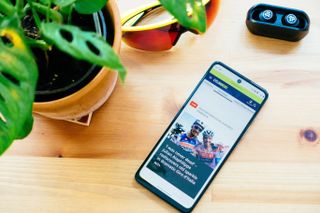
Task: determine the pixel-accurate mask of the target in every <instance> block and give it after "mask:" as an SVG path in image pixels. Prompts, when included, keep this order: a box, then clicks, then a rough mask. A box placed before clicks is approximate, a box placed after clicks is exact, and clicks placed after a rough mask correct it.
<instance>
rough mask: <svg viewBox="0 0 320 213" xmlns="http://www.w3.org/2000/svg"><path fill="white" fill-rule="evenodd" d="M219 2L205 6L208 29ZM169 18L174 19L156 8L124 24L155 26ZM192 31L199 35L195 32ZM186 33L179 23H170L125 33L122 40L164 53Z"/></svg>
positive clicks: (141, 47)
mask: <svg viewBox="0 0 320 213" xmlns="http://www.w3.org/2000/svg"><path fill="white" fill-rule="evenodd" d="M219 2H220V0H211V1H209V2H208V3H207V4H206V5H205V7H206V14H207V27H210V26H211V24H212V22H213V20H214V19H215V17H216V15H217V11H218V6H219ZM154 17H157V18H154ZM168 18H171V19H172V16H171V15H170V14H169V13H168V12H167V11H165V10H164V8H163V7H161V6H156V7H154V8H150V9H149V10H147V11H144V12H142V13H140V14H137V15H136V16H134V17H132V18H131V19H129V20H128V21H127V22H126V23H124V26H127V27H128V26H129V27H139V26H144V25H148V24H150V23H151V24H153V23H152V22H153V21H159V20H160V19H165V20H168ZM169 20H170V19H169ZM191 31H192V32H195V33H197V32H196V31H194V30H191ZM184 32H186V29H185V28H184V27H182V26H181V25H180V24H179V23H177V22H173V23H172V22H171V23H170V22H169V23H168V25H166V26H161V27H158V28H154V29H143V30H132V31H123V34H122V38H123V41H124V42H125V43H126V44H127V45H129V46H131V47H133V48H137V49H141V50H149V51H162V50H169V49H171V48H172V47H173V46H174V45H175V44H176V42H177V41H178V39H179V38H180V36H181V34H182V33H184Z"/></svg>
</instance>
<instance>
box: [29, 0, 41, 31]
mask: <svg viewBox="0 0 320 213" xmlns="http://www.w3.org/2000/svg"><path fill="white" fill-rule="evenodd" d="M27 1H28V4H29V6H30V8H31V11H32V14H33V17H34V21H35V23H36V25H37V27H38V29H40V26H41V20H40V17H39V15H38V13H37V11H36V10H35V9H34V6H33V2H32V0H27Z"/></svg>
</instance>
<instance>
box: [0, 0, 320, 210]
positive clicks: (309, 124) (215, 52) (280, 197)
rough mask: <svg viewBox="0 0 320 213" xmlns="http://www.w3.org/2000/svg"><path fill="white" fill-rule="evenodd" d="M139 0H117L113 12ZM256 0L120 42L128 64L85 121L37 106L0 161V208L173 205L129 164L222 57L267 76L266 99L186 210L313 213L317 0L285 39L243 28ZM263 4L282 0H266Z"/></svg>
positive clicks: (319, 77)
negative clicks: (300, 33) (155, 38)
mask: <svg viewBox="0 0 320 213" xmlns="http://www.w3.org/2000/svg"><path fill="white" fill-rule="evenodd" d="M143 2H147V0H139V1H125V0H118V3H119V6H120V11H121V12H122V13H124V12H125V11H126V10H128V9H129V8H133V7H134V6H138V5H139V4H141V3H143ZM255 3H260V2H259V1H255V0H243V1H241V3H240V2H237V3H236V2H235V1H232V0H223V1H222V3H221V8H220V11H219V14H218V17H217V19H216V21H215V22H214V25H213V26H212V27H211V28H210V29H209V30H208V32H207V33H206V34H204V35H201V36H196V35H193V34H191V33H186V34H184V35H183V36H182V37H181V40H179V42H178V44H177V45H176V47H174V48H173V49H172V50H170V51H165V52H144V51H139V50H135V49H132V48H130V47H128V46H126V45H125V44H123V45H122V49H121V58H122V61H123V63H124V65H125V66H126V67H127V69H128V71H129V74H128V78H127V80H126V82H125V84H118V85H117V87H116V89H115V91H114V93H113V94H112V96H111V97H110V99H109V100H108V102H107V103H106V104H105V105H104V106H103V107H102V108H101V109H99V110H98V111H97V112H96V113H95V114H94V115H93V119H92V124H91V126H90V127H83V126H77V125H75V124H70V123H67V122H64V121H55V120H50V119H47V118H43V117H40V116H35V125H34V129H33V131H32V133H31V135H30V136H29V137H27V138H26V139H24V140H22V141H16V142H15V143H14V144H13V145H12V146H11V147H10V149H9V150H8V151H7V152H6V153H5V155H4V156H3V157H2V158H1V159H0V196H1V199H0V212H128V211H130V212H142V211H145V212H149V211H150V212H167V211H168V212H171V211H174V210H173V209H172V208H171V207H170V206H169V205H167V204H166V203H165V202H163V201H161V200H160V199H158V198H157V197H156V196H154V195H152V194H151V193H150V192H148V191H147V190H145V189H144V188H142V187H141V186H140V185H138V184H137V183H136V182H135V181H134V179H133V176H134V173H135V171H136V170H137V168H138V166H139V165H140V164H141V162H142V160H143V159H144V158H145V157H146V155H147V154H148V153H149V151H150V150H151V148H152V147H153V146H154V144H155V142H156V141H157V140H158V138H159V137H160V136H161V134H162V132H163V131H164V130H165V128H166V127H167V125H168V124H169V122H170V121H171V119H172V118H173V116H174V115H175V113H176V112H177V111H178V110H179V108H180V106H181V105H182V103H183V101H184V100H185V99H186V97H187V96H188V94H190V92H191V90H192V89H193V87H194V86H195V85H196V83H197V82H198V81H199V79H200V78H201V77H202V75H203V73H204V72H205V70H206V69H207V68H208V66H209V65H210V64H211V63H212V62H213V61H215V60H220V61H223V62H225V63H226V64H228V65H230V66H231V67H233V68H234V69H236V70H238V71H239V72H241V73H243V74H244V75H246V76H248V77H249V78H251V79H252V80H254V81H255V82H257V83H258V84H260V85H262V86H264V87H265V88H266V89H267V90H268V91H269V93H270V99H269V100H268V102H267V104H266V106H265V107H264V109H263V110H262V111H261V113H260V114H259V116H258V117H257V119H256V120H255V122H254V123H253V125H252V126H251V127H250V129H249V131H248V132H247V134H246V135H245V137H244V138H243V140H242V141H241V142H240V144H239V146H238V147H237V148H236V149H235V151H234V153H233V154H232V155H231V157H230V158H229V160H228V162H227V163H226V164H225V166H224V167H223V169H222V170H221V171H220V173H219V175H218V176H217V178H216V179H215V180H214V181H213V183H212V185H211V186H210V188H209V190H208V191H207V192H206V193H205V195H204V197H203V198H202V200H201V201H200V203H199V205H198V206H197V208H196V209H195V212H215V213H216V212H284V213H287V212H288V213H289V212H290V213H292V212H308V213H313V212H314V213H318V212H320V144H319V143H314V144H313V143H309V142H305V141H301V140H300V138H299V137H300V136H299V133H300V131H301V130H303V129H306V128H313V129H314V130H315V131H317V133H318V134H320V114H319V108H320V66H319V60H320V43H319V41H320V40H319V38H320V13H319V11H320V4H319V2H318V1H317V0H306V1H297V0H296V1H289V0H284V1H281V5H283V6H290V7H294V8H299V9H302V10H305V11H306V12H307V13H308V14H309V16H310V18H311V29H310V33H309V34H308V35H307V36H306V37H305V38H304V39H303V40H302V41H300V42H297V43H291V42H286V41H281V40H276V39H270V38H265V37H259V36H255V35H252V34H250V33H249V32H248V30H247V29H246V26H245V23H244V20H245V16H246V12H247V10H248V9H249V8H250V7H251V6H252V5H254V4H255ZM268 3H273V4H280V3H279V2H278V1H275V0H270V1H268Z"/></svg>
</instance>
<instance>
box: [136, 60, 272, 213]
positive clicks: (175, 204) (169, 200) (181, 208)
mask: <svg viewBox="0 0 320 213" xmlns="http://www.w3.org/2000/svg"><path fill="white" fill-rule="evenodd" d="M215 65H221V66H223V67H224V68H226V69H228V70H229V71H230V72H232V73H234V74H235V75H237V76H238V77H239V78H242V79H243V80H245V81H247V82H248V83H250V84H252V85H253V86H255V87H257V88H258V89H259V90H261V91H263V92H264V93H265V99H264V100H263V101H262V103H261V107H260V108H259V109H258V110H257V111H256V112H255V114H254V115H253V116H252V118H251V119H250V121H249V122H248V123H247V125H246V127H245V128H244V130H243V131H242V132H241V134H240V135H239V137H238V139H237V141H236V142H235V143H234V145H233V146H232V147H231V148H230V151H229V152H228V154H227V155H226V157H225V158H224V160H223V161H222V162H221V165H220V166H219V167H218V168H217V170H216V171H215V173H214V175H213V176H212V177H211V179H210V180H209V182H208V183H207V185H206V186H205V188H204V189H203V191H202V192H201V194H200V195H199V197H198V198H197V200H196V201H195V202H194V204H193V205H192V206H191V207H190V208H185V207H184V206H182V205H181V204H179V203H178V202H176V201H175V200H174V199H172V198H171V197H169V196H168V195H166V194H165V193H163V192H162V191H160V190H159V189H157V188H156V187H155V186H153V185H151V184H150V183H149V182H147V181H146V180H144V179H143V178H142V177H140V175H139V173H140V171H141V169H142V168H143V166H144V165H145V164H146V162H147V161H148V159H149V158H150V156H151V155H152V154H153V152H154V151H155V149H156V148H157V146H158V145H159V144H160V142H161V140H162V138H163V137H165V136H166V134H167V132H168V131H169V130H170V128H171V126H172V125H173V124H174V122H175V121H176V119H177V118H178V116H179V115H180V114H181V112H182V111H183V109H184V108H185V107H186V105H187V104H188V102H189V101H190V99H191V98H192V96H193V95H194V94H195V92H196V91H197V90H198V88H199V86H200V85H201V84H202V82H203V81H204V79H205V77H206V75H207V74H208V72H210V71H211V69H212V67H213V66H215ZM268 97H269V93H268V92H267V90H266V89H264V88H262V87H261V86H259V85H257V84H256V83H254V82H253V81H251V80H250V79H248V78H247V77H245V76H243V75H241V74H240V73H238V72H237V71H235V70H234V69H232V68H230V67H229V66H227V65H225V64H224V63H222V62H220V61H215V62H214V63H213V64H212V65H211V66H210V67H209V69H208V70H207V71H206V73H205V74H204V76H203V77H202V79H201V80H200V81H199V83H198V84H197V86H196V87H195V88H194V90H193V91H192V93H191V94H190V95H189V97H188V98H187V100H186V101H185V103H184V104H183V106H182V107H181V109H180V110H179V111H178V113H177V114H176V116H175V117H174V118H173V120H172V121H171V123H170V124H169V126H168V127H167V128H166V130H165V131H164V133H163V134H162V136H161V137H160V138H159V140H158V142H157V143H156V144H155V146H154V147H153V148H152V150H151V151H150V153H149V154H148V156H147V157H146V159H145V160H144V161H143V163H142V164H141V166H140V167H139V169H138V171H137V172H136V174H135V179H136V181H137V182H138V183H140V184H141V185H142V186H144V187H146V188H147V189H148V190H150V191H151V192H152V193H154V194H155V195H157V196H158V197H160V198H162V199H163V200H165V201H166V202H167V203H169V204H170V205H172V206H173V207H175V208H176V209H178V210H179V211H181V212H191V211H192V210H193V209H194V207H195V206H196V205H197V203H198V202H199V200H200V199H201V197H202V196H203V194H204V193H205V191H206V190H207V188H208V187H209V186H210V184H211V182H212V181H213V179H214V178H215V176H216V175H217V174H218V173H219V171H220V169H221V168H222V166H223V165H224V163H225V162H226V161H227V159H228V158H229V156H230V154H231V153H232V152H233V150H234V149H235V147H236V146H237V145H238V143H239V141H240V140H241V138H242V136H243V135H244V133H245V132H246V131H247V129H248V128H249V126H250V125H251V123H252V121H253V120H254V119H255V117H256V116H257V114H258V113H259V111H260V110H261V108H262V107H263V105H264V103H265V102H266V101H267V99H268Z"/></svg>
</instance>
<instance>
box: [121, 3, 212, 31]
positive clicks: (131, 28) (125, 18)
mask: <svg viewBox="0 0 320 213" xmlns="http://www.w3.org/2000/svg"><path fill="white" fill-rule="evenodd" d="M209 2H210V0H203V1H202V3H203V5H207V4H208V3H209ZM159 6H161V3H160V2H159V1H157V2H154V3H151V4H148V5H145V6H142V7H140V8H138V9H134V10H132V11H130V12H128V13H127V14H126V15H125V16H123V17H122V18H121V25H122V32H136V31H144V30H152V29H157V28H161V27H165V26H168V25H171V24H174V23H177V22H178V20H177V19H176V18H174V17H173V16H172V20H169V19H168V20H164V21H161V22H159V23H155V24H147V25H144V26H125V24H126V23H127V22H128V21H129V20H130V19H132V18H133V17H135V16H137V15H138V14H139V13H143V12H147V11H149V10H150V9H154V8H156V7H159ZM143 15H144V14H143ZM143 15H142V16H141V17H143ZM138 20H139V19H138ZM135 22H137V20H136V21H135Z"/></svg>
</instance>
